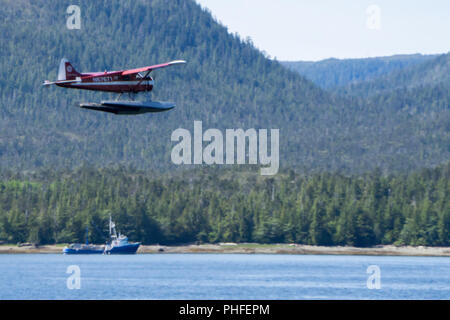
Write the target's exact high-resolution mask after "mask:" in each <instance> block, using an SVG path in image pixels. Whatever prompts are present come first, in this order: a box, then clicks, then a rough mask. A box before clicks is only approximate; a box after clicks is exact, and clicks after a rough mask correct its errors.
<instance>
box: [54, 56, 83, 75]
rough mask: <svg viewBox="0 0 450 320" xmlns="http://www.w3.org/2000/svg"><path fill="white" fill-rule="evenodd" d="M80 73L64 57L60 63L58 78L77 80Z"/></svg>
mask: <svg viewBox="0 0 450 320" xmlns="http://www.w3.org/2000/svg"><path fill="white" fill-rule="evenodd" d="M80 76H81V73H79V72H78V71H77V70H75V68H74V67H73V66H72V64H71V63H70V62H69V60H67V59H65V58H64V59H62V60H61V62H60V63H59V70H58V80H75V79H76V77H80Z"/></svg>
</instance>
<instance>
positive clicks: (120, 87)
mask: <svg viewBox="0 0 450 320" xmlns="http://www.w3.org/2000/svg"><path fill="white" fill-rule="evenodd" d="M74 80H76V81H74V82H70V83H56V85H57V86H59V87H63V88H72V89H84V90H92V91H104V92H115V93H126V92H131V93H137V92H142V91H152V89H153V85H154V81H153V79H152V77H150V76H147V77H145V79H143V78H142V77H141V76H139V74H130V75H122V74H121V72H107V73H96V74H92V73H90V74H81V76H79V77H76V78H75V79H74Z"/></svg>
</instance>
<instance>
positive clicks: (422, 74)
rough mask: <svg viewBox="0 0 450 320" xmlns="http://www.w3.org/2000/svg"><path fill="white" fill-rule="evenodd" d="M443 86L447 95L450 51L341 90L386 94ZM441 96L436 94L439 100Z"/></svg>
mask: <svg viewBox="0 0 450 320" xmlns="http://www.w3.org/2000/svg"><path fill="white" fill-rule="evenodd" d="M439 86H443V87H444V88H445V89H446V91H443V93H444V94H446V96H448V94H449V92H450V53H447V54H443V55H439V56H437V57H435V58H433V59H430V60H428V61H425V62H423V63H419V64H416V65H413V66H409V67H406V68H404V69H400V70H395V71H392V72H390V73H387V74H385V75H382V76H380V77H377V78H374V79H371V80H370V81H365V82H360V83H353V84H349V85H348V86H346V87H344V88H340V89H339V91H340V92H341V93H345V94H351V95H354V96H357V95H363V96H373V95H376V94H386V93H389V92H392V91H394V90H397V89H409V90H411V89H415V90H421V89H422V88H430V87H439ZM439 98H440V96H436V100H438V99H439Z"/></svg>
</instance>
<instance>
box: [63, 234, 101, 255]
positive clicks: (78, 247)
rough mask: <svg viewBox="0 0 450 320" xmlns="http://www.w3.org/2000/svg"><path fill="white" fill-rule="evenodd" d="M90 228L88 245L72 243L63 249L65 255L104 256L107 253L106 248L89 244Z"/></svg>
mask: <svg viewBox="0 0 450 320" xmlns="http://www.w3.org/2000/svg"><path fill="white" fill-rule="evenodd" d="M88 232H89V230H88V228H86V243H72V244H70V245H69V246H66V247H64V248H63V254H102V253H104V251H105V246H103V245H95V244H89V242H88Z"/></svg>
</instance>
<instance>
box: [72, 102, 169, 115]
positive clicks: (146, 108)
mask: <svg viewBox="0 0 450 320" xmlns="http://www.w3.org/2000/svg"><path fill="white" fill-rule="evenodd" d="M80 107H81V108H84V109H90V110H96V111H103V112H109V113H114V114H141V113H147V112H163V111H167V110H170V109H173V108H175V104H174V103H172V102H158V101H102V102H101V103H81V104H80Z"/></svg>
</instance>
